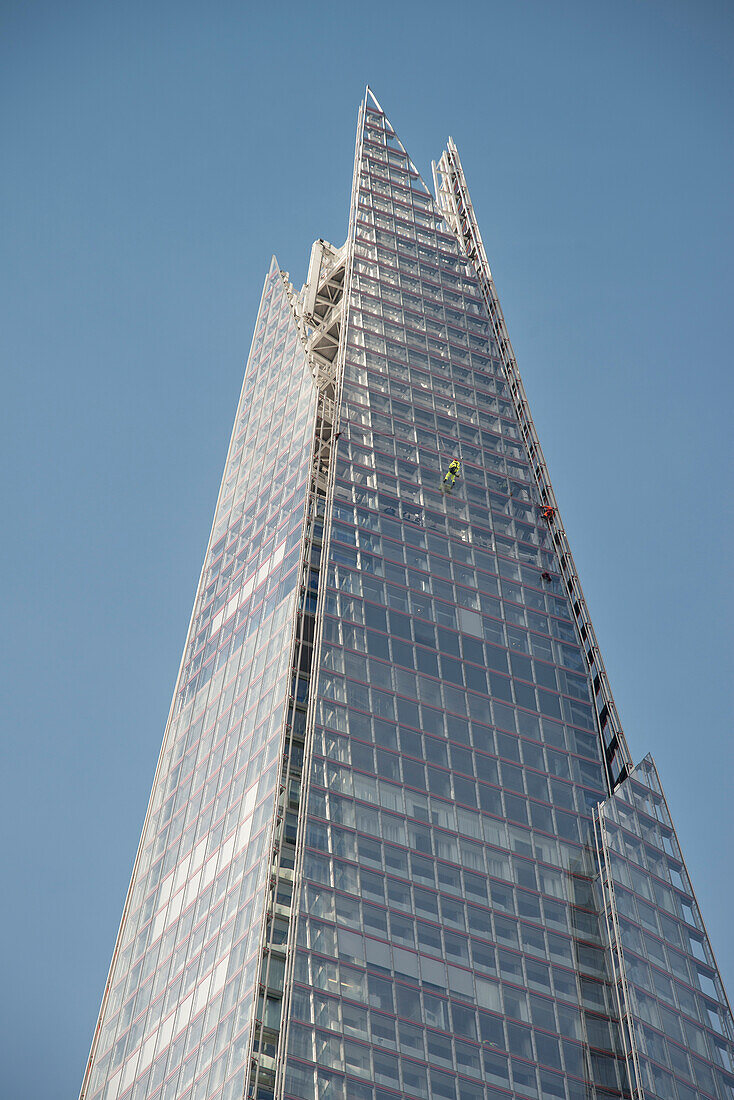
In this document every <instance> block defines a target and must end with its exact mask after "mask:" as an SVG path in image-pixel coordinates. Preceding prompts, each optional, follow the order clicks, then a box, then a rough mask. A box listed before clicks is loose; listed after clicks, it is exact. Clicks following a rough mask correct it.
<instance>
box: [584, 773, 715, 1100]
mask: <svg viewBox="0 0 734 1100" xmlns="http://www.w3.org/2000/svg"><path fill="white" fill-rule="evenodd" d="M596 842H597V850H598V855H599V870H600V876H599V893H600V907H601V908H602V910H603V911H604V913H605V916H606V919H607V935H608V942H609V944H610V948H611V957H612V959H613V961H614V963H615V964H616V969H617V979H618V984H617V989H618V996H619V1011H620V1016H622V1017H623V1019H625V1020H626V1027H627V1035H628V1042H629V1047H630V1054H631V1058H632V1062H633V1066H634V1069H633V1072H634V1073H635V1074H636V1077H637V1080H638V1082H639V1086H640V1089H641V1092H642V1093H644V1096H645V1097H647V1098H650V1100H652V1098H653V1097H655V1098H659V1100H668V1098H669V1097H670V1098H671V1100H676V1098H677V1100H694V1097H699V1096H706V1097H718V1096H724V1097H729V1096H731V1095H732V1094H734V1044H733V1043H732V1036H733V1035H734V1032H733V1031H732V1015H731V1009H730V1008H729V1005H728V1002H727V1000H726V995H725V993H724V988H723V986H722V984H721V978H720V977H719V974H718V971H717V969H716V962H715V960H714V956H713V952H712V950H711V945H710V943H709V941H708V937H707V935H706V930H705V928H704V924H703V920H702V919H701V913H700V911H699V908H698V904H697V902H696V899H695V897H694V894H693V889H692V887H691V882H690V879H689V877H688V872H687V870H686V867H685V863H684V862H683V857H682V855H681V851H680V847H679V845H678V838H677V836H676V834H675V829H674V828H673V822H672V820H671V817H670V811H669V810H668V805H667V802H666V801H665V796H664V795H663V791H662V787H661V785H660V779H659V776H658V773H657V770H656V768H655V765H654V763H653V761H652V758H651V757H649V756H647V757H646V758H645V759H644V760H643V761H642V763H641V764H640V765H639V766H638V767H637V768H635V770H634V771H633V772H632V774H631V776H630V777H629V778H628V779H627V780H626V782H624V783H623V784H622V785H621V786H620V787H619V788H618V789H617V790H616V791H615V793H614V795H613V797H612V798H610V799H608V801H606V802H605V803H604V804H603V805H602V806H601V807H600V810H599V814H598V818H597V830H596Z"/></svg>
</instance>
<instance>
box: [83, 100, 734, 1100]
mask: <svg viewBox="0 0 734 1100" xmlns="http://www.w3.org/2000/svg"><path fill="white" fill-rule="evenodd" d="M317 303H318V304H317ZM337 429H338V431H337ZM452 461H455V462H458V463H460V473H459V476H458V477H457V479H456V482H455V484H454V485H453V487H450V486H447V485H446V484H445V482H444V478H445V475H446V473H447V470H448V467H449V464H450V463H451V462H452ZM544 503H545V505H546V507H545V513H547V511H548V509H547V500H545V501H544V498H543V495H542V493H541V492H540V491H539V488H538V483H537V471H535V470H534V468H533V463H532V462H531V460H530V458H529V455H528V446H527V434H526V433H525V432H524V429H523V420H522V418H521V417H520V415H519V413H518V409H517V405H516V403H515V398H514V395H513V392H511V386H510V385H508V380H507V372H506V363H505V362H504V361H503V349H502V347H501V346H499V344H498V341H497V330H496V327H493V319H492V317H491V316H490V313H489V312H488V307H487V304H486V297H485V296H483V293H482V286H481V282H480V277H479V273H478V270H477V268H475V266H474V264H473V263H472V261H471V260H469V259H468V258H467V255H466V254H465V252H464V251H463V249H462V245H461V244H460V242H459V239H458V238H457V236H456V235H455V233H454V232H453V231H452V230H451V228H450V227H449V225H448V224H447V222H446V220H445V218H444V215H443V214H442V212H441V210H440V209H439V208H438V206H437V205H436V202H435V201H434V199H433V198H432V196H431V195H430V193H429V191H428V189H427V188H426V186H425V184H424V183H423V181H422V180H421V178H420V176H419V175H418V173H417V171H416V169H415V167H414V165H413V163H412V161H411V160H410V158H409V156H408V154H407V153H406V151H405V148H404V147H403V145H402V144H401V142H400V141H399V139H398V138H397V136H396V134H395V132H394V130H393V128H392V126H391V125H390V123H389V122H388V120H387V118H386V117H385V115H384V113H383V112H382V110H381V109H380V107H379V105H378V104H377V102H376V100H375V99H374V97H373V96H372V94H371V93H370V92H369V91H368V93H367V96H366V99H365V102H364V104H363V107H362V110H361V112H360V124H359V130H358V137H357V153H356V160H355V173H354V187H353V193H352V203H351V217H350V228H349V235H348V239H347V243H346V245H345V247H344V248H343V249H339V250H337V249H333V248H332V246H330V245H328V244H327V243H326V242H323V241H321V242H317V245H316V246H315V249H314V253H313V254H312V264H311V269H310V270H309V282H307V285H306V286H305V287H304V289H303V291H302V292H301V294H300V295H296V294H294V293H293V292H292V290H291V288H290V287H289V285H288V284H287V283H286V282H285V277H284V276H283V275H282V274H281V273H280V272H279V271H278V268H277V265H276V263H275V261H273V265H272V266H271V270H270V273H269V275H268V278H267V280H266V284H265V290H264V293H263V299H262V302H261V306H260V312H259V315H258V320H257V325H256V330H255V336H254V339H253V346H252V351H251V355H250V360H249V363H248V367H247V371H246V375H245V382H244V387H243V393H242V397H241V399H240V405H239V409H238V413H237V419H236V422H235V429H234V433H233V438H232V443H231V445H230V454H229V457H228V460H227V466H226V469H225V475H224V480H223V484H222V489H221V491H220V499H219V503H218V505H217V510H216V514H215V519H214V528H213V532H212V537H211V541H210V548H209V550H208V551H207V556H206V560H205V565H204V570H203V573H202V578H201V581H200V585H199V590H198V594H197V598H196V604H195V608H194V615H193V618H192V623H191V627H190V630H189V636H188V640H187V644H186V649H185V652H184V658H183V662H182V668H181V672H180V675H179V680H178V684H177V687H176V693H175V697H174V704H173V707H172V714H171V718H170V720H169V725H168V728H167V732H166V737H165V740H164V746H163V750H162V755H161V760H160V763H159V767H158V772H157V774H156V779H155V783H154V788H153V794H152V796H151V804H150V808H149V812H148V817H147V819H146V824H145V828H144V832H143V838H142V840H141V847H140V850H139V853H138V858H137V861H136V865H135V869H134V873H133V879H132V884H131V887H130V893H129V896H128V900H127V903H126V907H125V912H124V914H123V921H122V925H121V930H120V934H119V938H118V945H117V947H116V950H115V955H114V957H113V963H112V968H111V972H110V981H109V984H108V987H107V989H106V991H105V996H104V999H103V1004H102V1011H101V1014H100V1023H99V1025H98V1029H97V1032H96V1034H95V1039H94V1043H93V1047H92V1056H91V1058H90V1065H89V1067H88V1070H87V1074H86V1076H85V1083H84V1086H83V1090H82V1098H83V1100H143V1098H148V1097H150V1098H155V1100H174V1098H175V1100H189V1098H190V1100H209V1098H212V1100H213V1098H215V1097H216V1098H219V1097H222V1098H226V1100H234V1098H235V1097H236V1098H241V1097H244V1096H247V1097H252V1098H257V1100H271V1098H273V1100H274V1098H275V1097H278V1098H279V1100H311V1098H313V1100H317V1098H331V1100H398V1098H401V1097H402V1098H405V1100H434V1098H436V1100H500V1098H507V1097H517V1098H518V1100H520V1098H524V1100H545V1098H546V1097H549V1098H558V1100H588V1098H598V1100H611V1098H612V1097H631V1098H633V1100H639V1098H641V1097H659V1098H660V1100H665V1098H671V1100H691V1098H692V1097H699V1096H700V1097H707V1098H710V1100H711V1098H713V1100H734V1078H733V1077H732V1062H731V1059H732V1044H731V1040H732V1037H733V1035H732V1020H731V1013H730V1011H729V1008H728V1005H727V1002H726V998H725V995H724V992H723V988H722V986H721V981H720V978H719V975H718V972H717V970H716V966H715V962H714V960H713V955H712V953H711V949H710V945H709V944H708V940H707V938H706V935H705V932H704V930H703V925H702V923H701V918H700V914H699V913H698V909H697V906H696V904H695V899H694V898H693V895H692V892H691V889H690V884H689V880H688V877H687V873H686V871H685V867H684V866H683V862H682V858H681V856H680V851H679V849H678V847H677V840H676V838H675V834H674V831H673V829H672V825H671V822H670V818H669V815H668V811H667V806H666V804H665V800H664V798H663V797H662V793H661V790H660V785H659V780H658V779H657V774H656V772H655V769H654V765H652V762H651V761H649V760H645V761H643V763H642V764H641V765H640V766H639V768H637V769H636V770H635V771H634V772H633V773H632V774H631V775H630V776H628V777H627V778H626V779H624V781H623V782H622V783H621V784H619V785H617V786H616V789H615V790H614V791H612V790H611V789H610V781H609V773H608V772H607V770H606V767H605V757H604V751H603V749H604V742H603V738H602V736H601V735H600V725H602V726H603V723H604V718H603V715H601V716H600V714H599V712H598V710H599V708H598V702H597V701H596V698H595V692H597V693H598V684H597V683H596V681H595V673H594V672H593V671H592V672H591V673H590V671H589V664H588V663H587V655H586V654H585V650H584V648H583V646H582V644H581V643H582V641H583V640H584V635H583V631H582V630H580V629H579V626H578V613H577V608H575V607H574V596H573V595H572V596H569V595H568V594H567V592H568V583H567V580H565V579H564V577H565V576H567V572H568V562H567V554H566V552H565V551H562V553H563V554H564V555H566V556H565V557H564V561H563V562H562V561H561V560H560V559H559V557H558V541H557V540H554V535H553V530H552V527H551V524H550V523H549V520H548V515H547V514H544ZM551 511H552V509H551ZM564 570H566V574H564ZM624 774H626V771H625V773H624Z"/></svg>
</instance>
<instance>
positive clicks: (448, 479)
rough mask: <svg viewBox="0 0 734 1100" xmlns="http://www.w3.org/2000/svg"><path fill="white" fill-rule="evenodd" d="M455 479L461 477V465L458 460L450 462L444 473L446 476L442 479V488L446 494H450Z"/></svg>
mask: <svg viewBox="0 0 734 1100" xmlns="http://www.w3.org/2000/svg"><path fill="white" fill-rule="evenodd" d="M457 477H461V463H460V462H459V460H458V458H454V459H452V460H451V462H450V464H449V468H448V470H447V471H446V476H445V477H444V479H443V487H444V490H445V491H446V492H450V491H451V489H453V487H454V482H455V481H456V479H457Z"/></svg>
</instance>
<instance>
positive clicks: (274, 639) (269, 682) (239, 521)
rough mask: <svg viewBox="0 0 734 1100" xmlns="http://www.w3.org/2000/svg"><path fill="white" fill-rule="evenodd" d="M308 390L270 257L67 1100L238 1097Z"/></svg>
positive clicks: (306, 444) (294, 571) (288, 626)
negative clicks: (111, 935) (163, 720)
mask: <svg viewBox="0 0 734 1100" xmlns="http://www.w3.org/2000/svg"><path fill="white" fill-rule="evenodd" d="M315 403H316V391H315V387H314V383H313V380H312V378H311V372H310V370H309V367H308V364H307V360H306V356H305V352H304V349H303V345H302V342H301V340H300V337H299V335H298V331H297V328H296V324H295V319H294V316H293V311H292V309H291V306H290V303H289V300H288V297H287V293H286V288H285V284H284V282H283V278H282V276H281V273H280V272H279V270H278V267H277V265H276V263H275V260H273V264H272V266H271V269H270V273H269V275H268V277H267V279H266V282H265V288H264V291H263V297H262V301H261V303H260V311H259V314H258V319H257V324H256V328H255V335H254V338H253V344H252V351H251V354H250V359H249V362H248V365H247V370H246V373H245V381H244V386H243V390H242V396H241V398H240V403H239V407H238V410H237V418H236V421H235V427H234V432H233V435H232V442H231V444H230V450H229V455H228V458H227V464H226V468H225V472H224V478H223V482H222V488H221V491H220V497H219V502H218V504H217V509H216V513H215V517H214V525H213V529H212V535H211V539H210V544H209V548H208V550H207V554H206V559H205V562H204V568H203V570H202V575H201V580H200V582H199V589H198V592H197V596H196V603H195V605H194V613H193V616H192V619H191V625H190V627H189V633H188V639H187V642H186V648H185V651H184V657H183V661H182V665H181V671H180V673H179V678H178V683H177V686H176V691H175V695H174V701H173V705H172V708H171V716H170V719H169V723H168V728H167V730H166V735H165V740H164V744H163V750H162V753H161V757H160V761H159V764H158V770H157V773H156V778H155V783H154V786H153V792H152V795H151V801H150V806H149V809H148V815H147V818H146V822H145V827H144V831H143V836H142V840H141V844H140V849H139V852H138V858H137V861H136V864H135V869H134V872H133V877H132V882H131V886H130V891H129V894H128V899H127V902H126V906H125V912H124V914H123V921H122V925H121V929H120V934H119V938H118V943H117V946H116V949H115V954H114V957H113V962H112V966H111V969H110V977H109V982H108V986H107V989H106V992H105V997H104V1000H103V1004H102V1011H101V1014H100V1021H99V1025H98V1028H97V1032H96V1034H95V1040H94V1045H93V1048H92V1056H91V1058H90V1064H89V1066H88V1069H87V1074H86V1077H85V1083H84V1086H83V1089H82V1096H84V1097H88V1098H89V1100H115V1098H116V1097H120V1098H122V1097H124V1098H125V1100H128V1098H129V1100H143V1098H144V1097H153V1096H155V1097H159V1098H160V1100H173V1098H174V1097H176V1098H178V1097H189V1096H190V1097H192V1098H193V1097H197V1098H198V1097H209V1096H214V1095H216V1096H227V1097H229V1098H234V1097H240V1096H242V1094H243V1091H244V1087H245V1085H244V1080H245V1071H246V1065H247V1056H248V1044H249V1040H250V1032H251V1026H252V1015H253V1008H254V1006H253V997H254V989H255V984H256V979H257V971H258V966H259V959H260V943H261V929H262V920H263V910H264V905H265V891H266V877H267V861H266V858H264V857H265V856H266V855H267V854H268V852H269V848H270V845H271V844H272V828H273V817H274V811H275V804H276V791H277V788H278V785H279V780H280V757H281V754H282V740H283V731H284V725H285V710H286V699H287V695H288V690H289V685H290V647H291V635H292V629H293V617H294V607H295V599H296V581H297V577H298V573H299V565H300V557H301V541H302V531H303V525H304V515H305V502H306V494H307V484H308V472H309V469H310V464H311V451H312V445H313V444H312V440H313V430H314V428H313V424H314V415H315Z"/></svg>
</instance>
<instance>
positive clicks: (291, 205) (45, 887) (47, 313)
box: [0, 0, 734, 1100]
mask: <svg viewBox="0 0 734 1100" xmlns="http://www.w3.org/2000/svg"><path fill="white" fill-rule="evenodd" d="M0 31H1V33H0V99H1V100H2V103H3V108H2V115H1V119H2V121H1V122H0V125H1V126H2V144H1V146H0V147H1V148H2V150H3V155H2V165H1V166H0V209H2V211H3V219H2V228H0V234H1V238H0V239H1V242H2V253H3V258H4V263H3V264H2V267H1V268H0V332H1V333H2V336H1V337H0V339H1V341H2V349H3V354H2V371H3V401H2V413H1V414H0V415H1V416H2V428H1V431H0V446H1V447H2V451H3V455H2V459H3V469H4V472H5V476H4V478H3V488H2V492H3V503H2V508H3V516H4V519H5V537H4V539H3V541H2V549H1V552H2V556H3V576H4V578H5V585H4V599H3V611H4V612H5V616H4V617H5V625H4V629H3V642H4V650H5V658H4V661H3V664H2V671H3V681H4V682H3V698H4V707H3V712H4V715H3V716H4V721H3V727H4V730H3V732H4V737H3V745H4V748H3V754H4V761H3V763H4V769H3V770H4V775H5V784H4V792H3V799H2V807H1V810H0V813H2V819H3V820H2V826H3V835H4V837H5V843H4V845H3V851H2V857H0V858H1V860H2V881H3V884H4V887H5V888H4V890H3V895H4V904H3V930H4V935H3V946H4V951H3V955H4V956H5V957H4V958H3V960H2V969H3V975H4V980H3V992H2V995H1V996H2V1002H3V1003H2V1012H3V1016H2V1019H3V1026H2V1028H1V1029H0V1091H2V1093H3V1094H4V1095H8V1096H14V1097H15V1096H17V1097H21V1096H22V1097H23V1098H24V1100H55V1098H57V1097H58V1098H59V1100H61V1098H66V1097H69V1096H73V1095H75V1091H76V1090H77V1089H78V1087H79V1084H80V1082H81V1076H82V1070H83V1065H84V1062H85V1060H86V1057H87V1053H88V1048H89V1042H90V1039H91V1034H92V1030H93V1026H94V1023H95V1019H96V1013H97V1009H98V1005H99V999H100V995H101V992H102V987H103V984H104V980H105V977H106V972H107V966H108V963H109V958H110V954H111V951H112V947H113V941H114V936H115V932H116V928H117V922H118V920H119V916H120V912H121V907H122V902H123V898H124V895H125V891H126V888H127V883H128V878H129V874H130V871H131V867H132V861H133V857H134V852H135V848H136V845H137V841H138V836H139V832H140V827H141V824H142V821H143V817H144V814H145V807H146V804H147V799H148V794H149V789H150V783H151V780H152V776H153V771H154V767H155V761H156V758H157V754H158V749H159V746H160V741H161V737H162V732H163V727H164V723H165V719H166V715H167V711H168V706H169V702H170V696H171V692H172V689H173V684H174V678H175V675H176V672H177V668H178V661H179V657H180V651H181V647H182V645H183V641H184V635H185V630H186V626H187V623H188V617H189V613H190V608H191V601H192V599H193V593H194V587H195V584H196V581H197V578H198V572H199V568H200V564H201V558H202V555H203V552H204V548H205V545H206V540H207V534H208V529H209V524H210V520H211V514H212V511H213V507H214V502H215V499H216V494H217V489H218V484H219V478H220V476H221V470H222V466H223V463H224V458H225V452H226V447H227V441H228V437H229V432H230V427H231V421H232V418H233V416H234V410H235V405H236V400H237V396H238V392H239V387H240V383H241V377H242V371H243V365H244V362H245V359H246V356H247V351H248V347H249V342H250V336H251V331H252V326H253V323H254V319H255V314H256V310H257V303H258V299H259V294H260V289H261V286H262V280H263V277H264V274H265V272H266V270H267V266H268V264H269V260H270V255H271V253H272V252H276V253H277V255H278V258H279V260H280V263H281V266H283V267H284V268H286V269H288V270H289V271H290V272H291V275H292V277H293V279H294V281H295V282H296V283H298V284H300V282H301V281H302V280H303V278H304V277H305V271H306V264H307V260H308V253H309V248H310V245H311V242H312V241H313V240H314V239H315V238H316V237H326V238H328V239H330V240H332V241H333V242H335V243H341V241H342V240H343V238H344V236H345V232H346V223H347V214H348V202H349V187H350V183H351V173H352V155H353V143H354V132H355V124H356V111H357V106H358V103H359V100H360V98H361V96H362V93H363V89H364V85H365V83H366V82H367V81H369V83H370V84H371V85H372V87H373V88H374V90H375V93H376V95H377V97H378V99H379V100H380V102H381V103H382V105H383V107H384V108H385V110H386V111H387V112H388V114H389V116H390V117H391V120H392V122H393V123H394V125H395V126H396V128H397V130H398V133H399V134H400V136H401V138H402V139H403V141H404V142H405V144H406V146H407V148H408V150H409V152H410V153H411V156H412V157H413V159H414V160H415V162H416V164H417V165H418V167H419V168H420V169H421V170H422V171H423V173H424V175H425V177H426V179H429V178H430V160H431V158H432V157H437V156H438V154H439V153H440V151H441V148H442V146H443V143H444V141H445V139H446V137H447V135H448V134H452V135H453V137H454V138H455V140H456V142H457V144H458V146H459V149H460V152H461V155H462V159H463V162H464V167H465V170H466V173H467V178H468V181H469V186H470V188H471V190H472V195H473V199H474V203H475V207H476V209H477V213H478V216H479V220H480V224H481V226H482V232H483V235H484V240H485V244H486V246H487V251H488V253H489V258H490V263H491V264H492V267H493V271H494V274H495V277H496V280H497V283H498V287H499V292H500V295H501V298H502V302H503V306H504V310H505V315H506V318H507V322H508V326H509V328H510V333H511V336H512V339H513V343H514V345H515V350H516V353H517V356H518V361H519V364H520V368H521V371H522V373H523V376H524V379H525V383H526V387H527V390H528V393H529V398H530V402H531V405H532V408H533V412H534V415H535V419H536V423H537V426H538V429H539V432H540V435H541V439H542V441H543V445H544V448H545V451H546V456H547V458H548V462H549V466H550V469H551V474H552V476H553V480H554V485H555V489H556V493H557V496H558V498H559V501H560V504H561V508H562V511H563V515H564V520H565V523H566V527H567V530H568V533H569V536H570V539H571V542H572V546H573V548H574V553H575V556H576V562H577V565H578V567H579V571H580V574H581V577H582V580H583V584H584V588H585V592H586V596H587V600H588V603H589V606H590V609H591V613H592V616H593V618H594V623H595V626H596V631H597V634H598V636H599V639H600V642H601V645H602V647H603V650H604V654H605V658H606V663H607V667H608V671H609V675H610V679H611V682H612V686H613V689H614V691H615V697H616V701H617V705H618V708H619V710H620V713H621V716H622V721H623V723H624V725H625V728H626V731H627V736H628V740H629V742H630V745H631V748H632V751H633V754H634V755H635V757H636V758H640V757H642V756H643V755H644V754H645V753H646V752H648V751H652V752H653V753H654V755H655V757H656V760H657V763H658V767H659V769H660V772H661V775H662V778H663V782H664V783H665V785H666V789H667V793H668V797H669V800H670V803H671V806H672V809H673V813H674V815H675V819H676V823H677V827H678V831H679V835H680V838H681V841H682V844H683V847H684V851H685V853H686V855H687V858H688V861H689V865H690V866H691V868H692V870H693V877H694V883H695V885H696V888H697V891H698V895H699V899H700V901H701V903H702V906H703V909H704V913H705V915H706V919H707V922H708V927H709V931H710V933H711V936H712V939H713V944H714V949H715V950H716V952H717V954H718V957H719V962H720V964H721V967H722V970H723V971H724V974H725V977H726V976H728V980H729V985H730V987H732V986H734V980H733V979H734V945H733V944H732V938H731V932H730V921H729V919H728V916H729V914H730V912H731V910H732V907H734V889H733V887H732V874H731V862H732V861H731V850H732V841H733V840H734V836H733V834H732V815H731V806H730V802H731V776H732V774H733V768H732V765H733V763H734V761H733V760H732V752H731V735H730V730H731V714H730V710H731V707H730V700H731V682H732V667H731V661H730V656H729V655H730V653H731V630H730V620H731V614H732V602H733V601H732V585H731V572H732V566H731V534H732V532H731V525H730V522H728V521H727V515H726V511H727V508H726V505H727V498H730V485H731V475H732V468H731V453H730V449H729V447H728V444H727V440H728V439H729V438H731V434H732V433H731V405H732V383H731V369H730V360H731V347H732V344H733V343H734V332H732V327H733V326H732V312H733V311H732V291H733V290H734V285H733V283H734V280H733V278H732V259H731V257H732V255H733V254H734V247H733V246H734V241H733V240H732V236H733V233H732V202H731V197H730V190H731V179H732V176H733V175H734V172H733V171H732V169H733V167H734V166H733V165H732V159H733V156H732V144H731V126H732V59H733V54H734V34H733V31H734V10H733V9H732V8H731V6H730V5H729V4H727V3H725V2H724V0H722V2H715V0H699V2H697V3H693V2H690V3H689V2H684V0H664V2H662V0H661V2H658V0H646V2H630V0H616V2H608V3H606V2H605V3H602V2H595V3H589V2H588V0H586V2H572V0H567V2H563V0H561V2H557V3H553V4H548V3H545V2H538V0H525V2H522V3H510V2H506V3H494V2H491V0H484V2H477V3H473V2H463V3H462V2H460V3H456V4H451V5H445V4H444V5H439V4H434V3H432V2H430V0H424V2H423V3H415V2H414V0H407V2H406V0H404V2H403V3H402V4H400V5H398V4H395V3H384V2H382V0H374V2H373V3H371V4H369V5H356V4H354V5H352V4H344V3H338V4H337V3H330V2H323V3H320V4H319V5H317V6H316V7H313V6H311V5H306V4H303V3H293V4H290V3H271V4H268V5H258V6H255V5H250V4H247V3H242V2H240V3H230V2H214V3H208V4H204V3H192V2H185V0H184V2H182V0H179V2H177V3H172V2H170V3H169V2H166V0H160V2H157V0H152V2H148V3H137V2H135V0H130V2H127V3H125V4H118V5H112V4H98V3H91V2H90V3H75V2H73V0H66V2H65V3H63V4H52V3H49V4H43V3H34V2H32V0H31V2H27V3H21V2H14V0H6V2H5V3H4V4H3V6H2V12H0Z"/></svg>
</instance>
